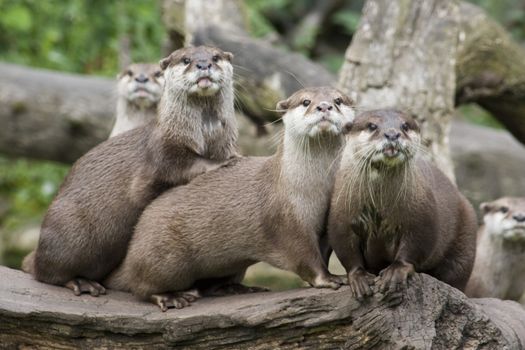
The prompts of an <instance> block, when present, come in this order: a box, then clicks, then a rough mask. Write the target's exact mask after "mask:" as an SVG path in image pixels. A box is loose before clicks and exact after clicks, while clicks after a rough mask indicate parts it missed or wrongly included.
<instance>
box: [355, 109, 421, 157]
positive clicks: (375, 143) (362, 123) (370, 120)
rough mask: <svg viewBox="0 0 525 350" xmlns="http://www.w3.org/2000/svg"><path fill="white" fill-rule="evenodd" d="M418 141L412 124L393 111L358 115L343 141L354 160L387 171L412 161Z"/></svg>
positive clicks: (407, 116) (411, 120) (376, 111)
mask: <svg viewBox="0 0 525 350" xmlns="http://www.w3.org/2000/svg"><path fill="white" fill-rule="evenodd" d="M420 139H421V138H420V134H419V126H418V125H417V123H416V121H415V120H414V119H413V118H412V117H411V116H409V115H408V114H406V113H403V112H401V111H398V110H395V109H380V110H374V111H367V112H363V113H361V114H360V115H358V116H357V117H356V119H355V120H354V123H353V125H352V128H351V130H350V131H349V133H348V137H347V141H348V143H349V145H350V149H351V150H352V152H353V153H354V155H355V157H357V158H359V159H363V158H365V159H367V160H369V161H370V162H371V163H372V164H382V165H385V166H387V167H391V166H397V165H399V164H402V163H404V162H406V161H407V160H409V159H411V158H413V157H414V155H415V154H416V152H417V149H418V148H419V144H420Z"/></svg>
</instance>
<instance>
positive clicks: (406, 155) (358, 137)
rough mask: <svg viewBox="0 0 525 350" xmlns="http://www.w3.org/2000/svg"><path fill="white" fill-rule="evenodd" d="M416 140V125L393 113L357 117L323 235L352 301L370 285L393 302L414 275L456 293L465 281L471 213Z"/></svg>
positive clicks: (471, 251) (471, 247)
mask: <svg viewBox="0 0 525 350" xmlns="http://www.w3.org/2000/svg"><path fill="white" fill-rule="evenodd" d="M420 139H421V136H420V131H419V126H418V124H417V123H416V121H415V120H414V119H413V118H412V116H410V115H408V114H406V113H404V112H402V111H399V110H396V109H383V110H373V111H367V112H363V113H362V114H360V115H358V116H357V117H356V119H355V121H354V124H353V125H352V127H351V129H350V131H349V133H348V135H347V143H346V147H345V149H344V151H343V155H342V158H341V162H340V168H339V171H338V174H337V178H336V181H335V185H334V192H333V196H332V202H331V210H330V213H329V218H328V226H327V232H328V240H329V242H330V245H331V247H332V248H333V249H334V252H335V253H336V255H337V257H338V258H339V260H340V261H341V263H342V265H343V266H344V267H345V269H346V271H347V273H348V283H349V285H350V289H351V292H352V294H353V296H354V297H355V298H357V299H363V298H364V297H367V296H370V295H371V294H372V288H371V285H373V284H374V283H377V287H378V289H379V291H380V292H382V293H383V294H384V295H385V297H390V296H394V295H397V297H399V296H400V292H401V291H402V288H403V287H404V286H406V284H407V280H408V278H409V277H410V276H412V275H413V274H414V272H416V271H417V272H425V273H427V274H430V275H432V276H434V277H436V278H438V279H440V280H441V281H443V282H446V283H448V284H450V285H451V286H454V287H456V288H458V289H460V290H463V289H464V288H465V285H466V283H467V280H468V278H469V275H470V272H471V270H472V265H473V262H474V255H475V244H476V228H477V222H476V215H475V212H474V210H473V208H472V206H471V205H470V203H469V202H468V201H467V200H466V198H465V197H463V195H461V194H460V193H459V191H458V190H457V188H456V187H455V186H454V185H453V184H452V183H451V182H450V180H449V179H448V178H447V177H446V176H445V175H444V174H443V172H441V171H440V170H439V169H438V168H437V167H436V166H435V165H434V164H433V163H431V162H430V161H429V160H426V159H425V157H423V156H422V155H423V154H424V150H423V149H422V146H421V145H420ZM377 274H379V275H378V277H377V278H376V277H375V275H377ZM374 280H375V281H374ZM397 297H396V298H397ZM392 300H393V299H392Z"/></svg>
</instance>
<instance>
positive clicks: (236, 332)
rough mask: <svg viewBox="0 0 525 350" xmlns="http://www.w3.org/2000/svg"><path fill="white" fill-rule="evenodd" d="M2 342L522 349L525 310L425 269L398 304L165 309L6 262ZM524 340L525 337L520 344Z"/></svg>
mask: <svg viewBox="0 0 525 350" xmlns="http://www.w3.org/2000/svg"><path fill="white" fill-rule="evenodd" d="M0 282H1V283H0V342H1V344H3V345H4V346H7V347H8V348H9V347H16V346H18V345H20V344H24V346H28V347H31V346H37V347H49V348H58V347H60V348H64V349H69V348H94V347H97V348H106V347H107V348H122V347H126V348H131V347H137V348H139V347H148V348H155V349H156V348H167V347H169V348H172V349H187V348H191V349H231V348H235V349H277V348H279V349H297V348H306V349H333V348H344V349H374V348H377V347H380V348H402V347H406V348H409V347H410V348H412V347H415V348H430V347H432V348H433V349H450V348H456V347H460V346H462V345H465V344H484V346H486V347H487V348H497V349H502V348H505V347H508V348H516V349H517V348H519V346H520V345H519V344H525V310H524V309H523V308H521V306H520V305H519V304H517V303H515V302H511V301H501V300H496V299H479V300H475V299H473V300H469V299H467V297H465V295H464V294H462V293H461V292H459V291H457V290H456V289H454V288H452V287H450V286H448V285H445V284H443V283H442V282H439V281H437V280H436V279H434V278H432V277H429V276H427V275H417V276H416V278H415V279H414V280H413V282H412V283H410V287H409V289H408V290H407V291H406V293H405V296H404V301H403V302H402V304H401V305H399V306H397V307H395V308H389V307H387V306H386V305H384V304H383V303H382V302H381V301H380V300H379V299H380V295H379V294H376V295H375V296H374V297H373V298H371V299H370V300H369V301H367V302H364V303H360V302H358V301H356V300H354V299H352V298H351V297H350V292H349V290H348V288H346V287H344V288H341V289H340V290H338V291H331V290H319V289H313V288H307V289H296V290H290V291H286V292H280V293H257V294H251V295H239V296H231V297H224V298H209V299H202V300H199V301H197V302H196V303H195V304H194V305H193V306H192V307H189V308H186V309H183V310H174V309H172V310H169V311H168V312H166V313H162V312H161V311H160V310H159V309H158V308H157V307H156V306H154V305H152V304H147V303H143V302H137V301H135V300H134V299H133V297H132V296H131V295H129V294H126V293H121V292H114V291H109V292H108V295H106V296H101V297H99V298H93V297H91V296H88V295H84V296H81V297H76V296H74V295H73V294H72V293H71V291H69V290H67V289H65V288H60V287H55V286H48V285H44V284H41V283H39V282H36V281H34V280H32V278H31V277H30V276H29V275H27V274H24V273H23V272H20V271H17V270H11V269H8V268H5V267H0ZM520 342H521V343H520Z"/></svg>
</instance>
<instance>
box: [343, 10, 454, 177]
mask: <svg viewBox="0 0 525 350" xmlns="http://www.w3.org/2000/svg"><path fill="white" fill-rule="evenodd" d="M458 23H459V7H458V4H457V2H456V1H452V0H428V1H419V0H407V1H386V0H368V1H367V2H366V4H365V7H364V9H363V15H362V18H361V23H360V25H359V28H358V30H357V32H356V33H355V35H354V37H353V40H352V43H351V45H350V46H349V48H348V50H347V51H346V54H345V62H344V64H343V67H342V68H341V72H340V77H339V84H340V86H341V88H342V89H343V90H345V91H346V92H347V93H355V94H356V95H357V97H358V101H359V103H360V105H361V106H362V107H365V108H382V107H387V106H398V107H400V108H404V109H408V110H410V111H412V113H414V115H416V116H417V119H418V120H419V122H420V125H421V127H422V135H423V138H424V143H425V145H426V146H427V147H428V149H429V150H430V153H431V155H432V157H433V158H434V160H435V161H436V163H437V165H438V166H439V167H440V168H441V169H442V170H443V171H444V172H445V173H446V174H447V175H448V176H449V178H451V179H453V178H454V171H453V167H452V162H451V159H450V153H449V145H448V133H449V129H450V120H451V118H452V114H453V111H454V91H455V74H454V72H455V60H454V57H456V54H457V46H458V43H457V41H458V31H459V28H458Z"/></svg>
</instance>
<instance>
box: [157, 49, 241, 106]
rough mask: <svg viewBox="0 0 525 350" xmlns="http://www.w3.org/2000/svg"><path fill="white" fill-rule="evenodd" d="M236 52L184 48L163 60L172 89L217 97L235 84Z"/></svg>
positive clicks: (167, 80) (167, 87)
mask: <svg viewBox="0 0 525 350" xmlns="http://www.w3.org/2000/svg"><path fill="white" fill-rule="evenodd" d="M232 58H233V54H231V53H230V52H225V51H222V50H221V49H218V48H216V47H209V46H197V47H185V48H182V49H179V50H176V51H174V52H173V53H172V54H171V55H169V56H168V57H166V58H164V59H162V60H161V61H160V67H161V68H162V69H163V70H164V75H165V77H166V89H167V90H169V91H170V92H175V93H176V94H178V93H184V92H185V93H187V94H188V95H190V96H191V95H194V96H214V95H216V94H217V93H218V92H219V91H220V90H221V89H222V88H223V87H225V86H226V85H231V84H232V79H233V67H232V65H231V60H232Z"/></svg>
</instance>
